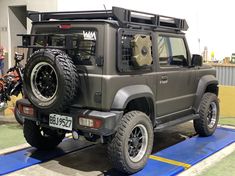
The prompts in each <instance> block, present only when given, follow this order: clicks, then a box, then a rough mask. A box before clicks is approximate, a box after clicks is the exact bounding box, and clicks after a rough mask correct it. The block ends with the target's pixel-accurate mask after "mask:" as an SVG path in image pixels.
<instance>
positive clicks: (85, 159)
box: [8, 122, 195, 176]
mask: <svg viewBox="0 0 235 176" xmlns="http://www.w3.org/2000/svg"><path fill="white" fill-rule="evenodd" d="M194 135H195V131H194V128H193V124H192V123H191V122H188V123H184V124H181V125H178V126H175V127H172V128H169V129H168V130H164V131H162V132H157V133H155V138H154V147H153V153H155V152H157V151H160V150H162V149H164V148H167V147H169V146H171V145H174V144H176V143H178V142H180V141H182V140H185V139H186V138H189V137H192V136H194ZM8 175H11V176H32V175H33V176H42V175H47V176H53V175H56V176H62V175H70V176H95V175H96V176H106V175H112V176H120V175H121V174H120V173H118V172H116V171H115V170H113V169H111V164H110V163H109V161H108V158H107V154H106V146H105V145H102V144H97V145H95V146H91V147H88V148H85V149H82V150H79V151H75V152H72V153H70V154H67V155H64V156H62V157H58V158H55V159H53V160H50V161H48V162H45V163H42V164H39V165H35V166H32V167H29V168H25V169H22V170H19V171H16V172H14V173H11V174H8Z"/></svg>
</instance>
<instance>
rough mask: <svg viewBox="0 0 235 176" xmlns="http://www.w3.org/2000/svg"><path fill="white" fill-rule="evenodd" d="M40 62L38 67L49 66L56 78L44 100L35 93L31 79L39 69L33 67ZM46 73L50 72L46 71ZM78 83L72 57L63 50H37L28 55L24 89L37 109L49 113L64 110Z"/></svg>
mask: <svg viewBox="0 0 235 176" xmlns="http://www.w3.org/2000/svg"><path fill="white" fill-rule="evenodd" d="M40 64H41V65H42V66H39V67H43V66H44V65H48V66H49V67H51V69H52V70H53V74H54V75H55V77H56V80H57V84H56V86H57V88H56V89H55V91H54V94H53V96H51V99H49V100H44V99H43V98H40V97H39V96H38V95H40V94H37V93H35V92H36V91H35V84H34V83H33V81H32V80H36V78H35V79H33V78H34V77H33V76H34V75H36V74H38V72H39V71H37V69H35V68H37V66H38V65H40ZM43 64H44V65H43ZM39 70H40V68H39ZM42 70H43V69H42ZM47 75H50V74H49V73H47ZM35 77H36V76H35ZM48 77H49V76H48ZM48 82H49V81H48ZM78 83H79V81H78V75H77V70H76V66H75V65H74V64H73V61H72V59H71V58H70V57H69V56H68V55H67V54H66V53H65V52H63V51H60V50H56V49H51V50H49V49H46V50H38V51H36V52H34V53H33V54H32V56H30V59H29V61H28V63H27V64H26V67H25V73H24V90H25V93H26V96H27V98H28V99H29V101H30V102H31V103H32V104H33V105H34V106H35V107H36V108H37V109H38V110H39V111H42V112H46V113H51V112H57V111H60V112H61V111H63V110H65V109H66V108H67V107H68V106H69V105H70V104H71V102H72V100H73V99H74V97H75V95H76V93H77V90H78ZM48 84H49V83H48ZM49 85H52V84H49ZM48 90H49V88H48ZM38 92H39V91H38Z"/></svg>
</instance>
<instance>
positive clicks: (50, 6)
mask: <svg viewBox="0 0 235 176" xmlns="http://www.w3.org/2000/svg"><path fill="white" fill-rule="evenodd" d="M27 10H29V11H39V12H48V11H57V0H27ZM31 26H32V25H31V21H30V20H29V19H27V32H28V33H30V31H31Z"/></svg>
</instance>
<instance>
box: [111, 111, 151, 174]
mask: <svg viewBox="0 0 235 176" xmlns="http://www.w3.org/2000/svg"><path fill="white" fill-rule="evenodd" d="M138 125H143V126H144V127H145V129H146V131H147V134H148V136H147V139H148V140H147V148H146V150H145V153H144V155H143V156H142V158H141V159H140V160H139V161H138V162H133V161H132V160H131V159H130V154H129V151H128V140H130V134H131V133H132V130H134V128H135V127H136V126H138ZM152 147H153V126H152V123H151V121H150V119H149V117H148V116H147V115H146V114H144V113H143V112H140V111H130V112H128V113H126V114H125V115H124V116H123V118H122V119H121V121H120V123H119V126H118V128H117V132H116V134H115V135H114V136H113V137H112V139H111V140H110V141H109V142H108V157H109V159H110V161H111V162H112V164H113V167H114V168H116V169H117V170H118V171H121V172H123V173H127V174H132V173H135V172H138V171H139V170H141V169H142V168H143V167H144V166H145V164H146V162H147V159H148V157H149V155H150V154H151V152H152Z"/></svg>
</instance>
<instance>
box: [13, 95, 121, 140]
mask: <svg viewBox="0 0 235 176" xmlns="http://www.w3.org/2000/svg"><path fill="white" fill-rule="evenodd" d="M19 105H24V106H32V105H31V103H30V102H29V101H28V100H27V99H21V100H18V101H17V102H16V113H18V115H19V116H21V117H22V118H23V119H28V120H32V121H36V122H38V123H39V124H40V125H41V126H44V127H47V128H54V127H50V126H49V114H48V115H41V114H40V113H38V112H34V116H29V115H27V114H23V113H20V110H19V108H18V107H19ZM61 115H66V116H70V117H72V118H73V130H80V131H82V132H88V133H92V134H96V135H102V136H109V135H111V134H113V133H115V131H116V129H117V126H118V123H119V121H120V119H121V118H122V115H123V111H108V112H104V111H96V110H88V109H78V108H71V109H70V113H69V114H66V113H61ZM79 117H95V118H96V119H100V120H101V121H102V125H101V127H100V128H90V127H85V126H81V125H79Z"/></svg>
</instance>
